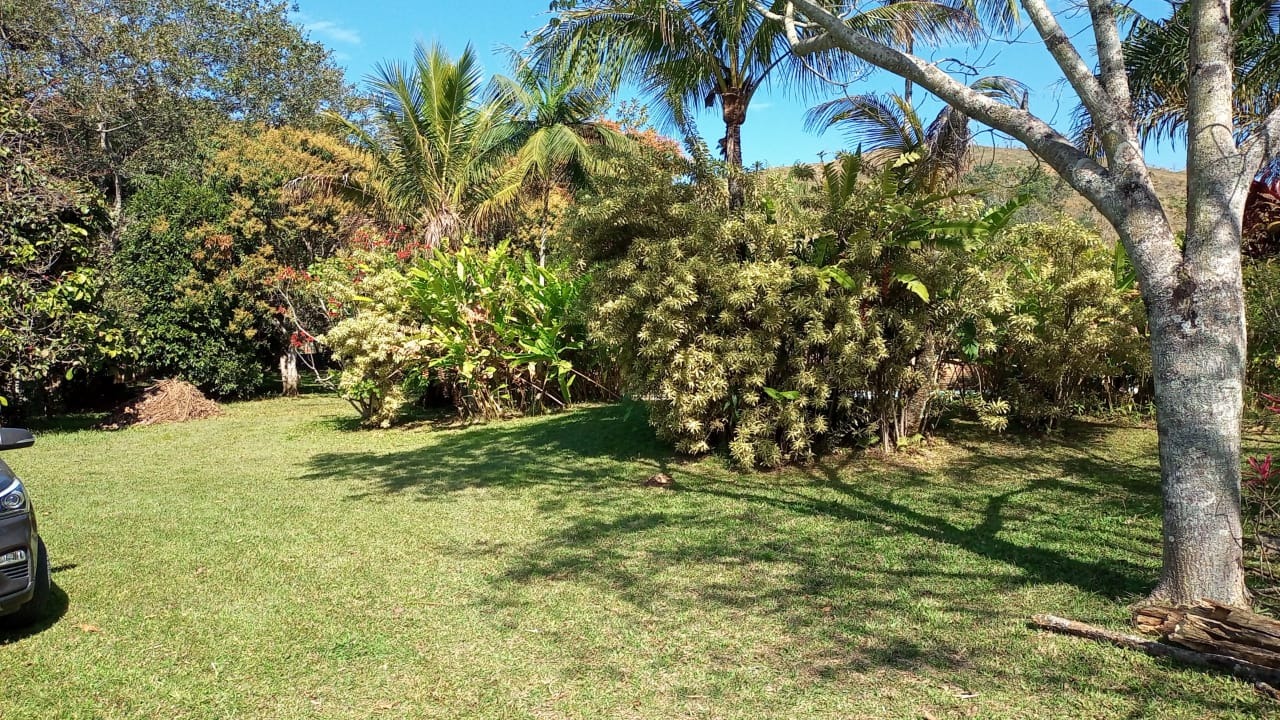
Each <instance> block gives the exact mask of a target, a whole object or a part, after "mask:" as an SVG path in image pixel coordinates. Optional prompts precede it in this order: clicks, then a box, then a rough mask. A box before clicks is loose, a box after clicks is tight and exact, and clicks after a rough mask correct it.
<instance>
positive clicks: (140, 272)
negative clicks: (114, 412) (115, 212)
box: [111, 176, 283, 397]
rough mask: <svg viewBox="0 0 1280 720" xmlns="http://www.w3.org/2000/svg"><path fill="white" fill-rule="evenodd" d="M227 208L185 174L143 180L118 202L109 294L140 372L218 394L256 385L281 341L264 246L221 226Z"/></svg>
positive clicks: (226, 203)
mask: <svg viewBox="0 0 1280 720" xmlns="http://www.w3.org/2000/svg"><path fill="white" fill-rule="evenodd" d="M230 209H231V208H230V203H229V201H228V198H227V197H226V196H225V195H224V194H222V193H220V192H219V191H217V190H216V189H214V188H212V187H209V186H207V185H205V184H203V183H200V182H198V181H196V180H193V179H191V178H186V177H182V176H173V177H170V178H165V179H162V180H158V181H156V182H154V183H152V184H150V185H147V186H145V187H144V188H142V189H141V190H140V191H139V192H138V193H137V194H136V195H134V196H133V197H132V198H131V199H130V201H129V203H128V205H127V206H126V210H125V214H126V216H127V217H128V218H129V221H128V223H127V224H126V225H125V227H124V230H123V232H122V233H121V237H120V242H119V246H118V248H117V250H116V253H115V255H114V257H113V266H114V268H113V276H114V277H113V281H114V282H113V296H112V299H111V300H112V304H113V306H114V307H116V308H117V309H118V310H119V311H120V313H121V314H122V316H123V317H125V318H127V321H128V322H127V327H128V328H129V330H130V331H131V333H132V335H133V337H135V338H136V340H137V342H138V346H139V354H140V357H139V360H140V362H141V364H142V366H143V368H145V370H146V371H148V372H149V373H150V374H153V375H159V376H169V375H172V376H178V377H182V378H184V379H186V380H188V381H190V382H192V383H194V384H195V385H198V386H199V387H200V388H201V389H203V390H205V391H206V392H210V393H212V394H215V395H219V396H224V397H226V396H244V395H249V394H252V393H254V392H257V391H258V390H259V389H260V388H261V386H262V384H263V367H264V366H266V365H268V364H270V363H272V362H273V361H274V358H275V353H276V351H277V350H278V349H279V346H280V345H281V344H282V342H283V337H282V335H281V333H280V332H279V331H278V329H277V323H276V319H275V317H276V316H275V312H274V310H273V305H272V304H271V303H270V302H269V300H270V294H269V292H268V279H269V278H270V277H271V276H272V275H273V273H274V272H275V270H276V264H275V262H274V261H273V259H272V256H271V250H270V248H266V247H262V246H259V245H257V244H256V243H254V242H252V241H249V240H246V239H245V238H243V237H239V236H237V235H236V234H235V233H233V232H230V231H228V229H227V228H226V220H227V217H228V214H229V213H230Z"/></svg>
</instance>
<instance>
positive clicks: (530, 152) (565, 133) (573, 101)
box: [494, 53, 626, 264]
mask: <svg viewBox="0 0 1280 720" xmlns="http://www.w3.org/2000/svg"><path fill="white" fill-rule="evenodd" d="M511 60H512V65H513V66H514V71H513V77H507V76H505V75H498V76H496V77H495V78H494V91H495V97H496V98H497V100H498V102H499V104H500V105H501V106H502V107H504V108H505V109H506V110H507V112H508V114H509V116H510V120H509V121H508V123H509V125H510V126H511V127H512V128H514V131H515V136H516V137H517V138H518V139H519V142H520V149H519V151H518V152H517V153H516V164H517V166H518V167H519V168H520V171H521V173H522V175H523V177H524V178H525V180H526V182H527V184H529V185H531V186H532V187H533V189H535V190H536V191H537V193H538V195H539V198H540V200H541V202H542V213H541V217H540V220H539V225H540V226H541V227H540V231H541V232H540V234H541V239H540V241H539V248H538V260H539V264H545V263H546V250H547V248H546V238H547V222H548V211H549V204H550V198H551V193H552V191H553V190H554V189H555V188H556V187H566V188H567V189H571V190H576V189H581V188H584V187H586V186H587V185H588V184H589V182H590V180H591V178H592V176H593V175H595V174H597V173H599V172H600V171H601V170H602V166H603V155H602V153H601V150H602V149H604V148H611V147H618V146H620V145H621V144H622V143H624V142H626V137H625V136H624V135H623V134H622V133H620V132H618V131H616V130H614V129H612V128H611V127H609V126H608V125H605V124H603V123H601V122H599V119H600V118H601V117H602V116H603V114H604V111H605V110H606V109H607V108H608V105H609V88H608V86H607V84H606V83H604V82H603V81H602V80H601V79H600V76H599V74H598V73H596V72H592V68H590V67H583V66H582V65H581V64H578V65H575V64H572V63H571V62H569V59H568V58H565V57H557V58H553V59H551V61H550V62H547V63H544V64H542V65H535V64H534V63H532V62H531V61H530V60H529V59H528V58H525V57H522V56H520V55H518V54H515V53H512V58H511Z"/></svg>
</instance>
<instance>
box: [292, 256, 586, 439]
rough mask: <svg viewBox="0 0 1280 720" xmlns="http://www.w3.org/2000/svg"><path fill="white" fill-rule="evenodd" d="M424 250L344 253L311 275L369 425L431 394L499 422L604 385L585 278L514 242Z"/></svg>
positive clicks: (331, 340)
mask: <svg viewBox="0 0 1280 720" xmlns="http://www.w3.org/2000/svg"><path fill="white" fill-rule="evenodd" d="M402 254H403V252H402ZM413 258H416V259H413ZM413 258H410V257H406V258H405V259H404V260H401V259H397V258H396V256H395V255H393V254H392V253H391V252H390V251H388V250H385V249H383V250H381V251H379V250H367V251H356V252H348V253H341V254H340V255H339V256H338V257H336V258H334V259H333V260H330V261H327V262H324V263H320V264H318V265H317V266H314V267H313V268H312V272H311V274H310V276H311V281H310V290H309V292H310V294H311V295H312V296H314V297H317V298H321V299H322V300H321V302H322V304H323V306H324V307H326V308H329V311H328V313H329V315H330V316H332V317H335V318H339V319H337V321H336V323H335V324H334V325H333V326H332V327H331V328H330V329H328V330H327V332H325V333H323V335H322V336H321V337H320V339H321V341H322V342H324V343H325V345H326V346H327V347H328V348H329V349H330V350H332V352H333V356H334V359H335V360H337V361H338V362H339V363H340V365H341V366H342V369H341V371H340V373H339V378H338V383H337V386H338V390H339V391H340V392H341V393H342V395H343V397H345V398H346V399H347V400H348V401H350V402H351V403H352V405H353V406H355V407H356V409H357V410H358V411H359V412H360V414H361V417H362V419H363V420H364V422H365V423H366V424H368V425H375V426H381V427H386V426H388V425H390V424H392V423H393V422H394V421H395V419H396V417H397V415H398V414H399V412H400V411H401V410H402V409H403V407H404V406H405V405H406V404H407V403H409V402H411V401H413V400H414V398H415V396H417V395H419V394H422V393H423V392H425V391H427V390H434V391H436V394H438V395H443V396H445V397H447V398H449V399H450V400H451V401H452V402H453V403H454V405H455V407H456V408H457V410H458V412H459V413H460V414H461V415H462V416H464V417H468V418H471V417H479V418H486V419H488V418H497V417H502V416H505V415H508V414H517V413H533V412H542V411H546V410H553V409H557V408H562V407H565V406H567V405H569V404H570V403H571V402H573V400H574V398H575V396H576V395H577V394H578V393H579V389H580V388H581V387H582V383H579V381H580V380H582V381H584V382H585V384H586V385H587V386H588V388H587V393H586V394H587V395H588V396H591V395H592V392H591V390H592V389H596V390H598V389H599V387H600V384H599V382H598V381H597V379H596V378H594V377H592V370H593V369H594V367H595V365H594V363H595V358H596V355H594V354H593V352H592V349H591V348H589V347H588V346H587V343H586V330H585V323H584V322H583V320H582V317H581V309H580V304H579V303H580V296H581V289H582V287H583V285H584V283H585V280H586V278H585V277H584V276H582V275H580V274H574V273H571V272H570V271H569V270H568V269H566V268H563V267H548V268H544V267H539V266H538V264H537V262H535V261H534V259H533V258H532V256H530V255H529V254H528V253H524V254H519V255H517V254H516V253H514V252H513V251H512V250H511V247H510V245H509V244H507V243H502V244H500V245H498V246H497V247H495V248H490V249H480V248H477V247H475V245H474V244H472V243H471V242H464V243H463V244H462V245H461V246H460V248H459V249H457V250H453V251H446V250H443V249H438V250H435V251H431V252H428V253H426V254H425V256H422V257H417V256H413Z"/></svg>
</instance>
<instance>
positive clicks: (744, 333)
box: [570, 156, 1012, 467]
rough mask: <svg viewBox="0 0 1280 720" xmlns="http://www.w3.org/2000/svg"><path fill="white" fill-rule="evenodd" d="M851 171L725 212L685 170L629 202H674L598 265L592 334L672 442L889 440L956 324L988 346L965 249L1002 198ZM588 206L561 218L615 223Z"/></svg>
mask: <svg viewBox="0 0 1280 720" xmlns="http://www.w3.org/2000/svg"><path fill="white" fill-rule="evenodd" d="M862 175H863V171H862V168H861V160H860V159H859V158H857V156H851V157H849V158H846V159H845V160H842V161H841V162H840V163H839V164H833V165H831V166H828V167H827V168H826V170H825V172H824V175H823V180H822V184H821V187H820V188H818V189H817V191H816V192H812V193H809V194H807V195H803V194H802V195H801V196H798V197H797V196H792V195H789V194H788V193H789V192H791V191H788V190H787V189H786V188H785V187H783V186H775V187H773V188H770V189H769V190H768V191H769V192H774V193H777V195H776V196H769V198H768V199H767V200H765V201H762V202H759V203H758V207H757V208H756V209H753V210H749V211H747V212H744V213H742V214H740V215H726V214H725V213H724V211H722V210H720V209H719V207H720V205H719V204H718V203H713V202H707V201H706V197H707V196H709V195H713V194H714V193H715V192H717V190H718V189H717V188H710V189H708V188H704V187H702V186H701V184H700V183H692V184H688V185H681V184H679V183H677V187H676V188H675V189H668V190H664V189H662V188H655V189H653V191H652V194H651V197H650V198H647V199H646V198H639V200H640V201H643V202H646V203H649V202H653V199H654V198H662V197H664V196H675V197H677V198H680V199H681V200H682V202H678V203H676V204H674V205H673V206H672V207H671V208H669V209H668V210H667V211H666V213H665V215H666V216H667V217H669V218H671V219H673V220H674V222H668V223H664V224H662V225H660V226H658V227H651V226H650V227H649V228H647V232H645V233H644V234H639V233H637V234H636V236H634V237H631V238H629V239H628V242H627V243H626V249H625V253H624V254H623V256H622V257H621V258H620V259H618V260H616V261H613V262H612V263H610V264H608V265H607V268H606V269H605V270H604V271H603V272H602V273H601V281H600V285H599V287H598V288H597V289H596V290H595V294H596V296H597V297H599V298H602V299H603V301H602V302H601V303H600V304H599V307H598V308H597V312H596V318H595V321H594V322H593V324H592V331H593V333H594V335H595V336H596V337H598V338H599V339H600V340H601V341H602V342H603V343H605V344H607V345H608V346H611V347H614V348H616V349H617V352H618V357H619V362H620V364H621V366H622V369H623V373H624V377H625V378H626V380H627V386H628V389H629V390H630V391H631V392H632V393H633V394H635V395H637V396H639V397H642V398H644V399H646V400H647V401H648V402H649V404H650V419H651V422H652V423H653V425H654V426H655V428H656V429H657V431H658V433H659V435H660V436H662V437H663V438H665V439H666V440H668V441H670V442H673V443H674V444H675V445H676V447H677V448H678V449H679V450H680V451H681V452H685V453H691V454H698V453H705V452H708V451H710V450H711V449H712V448H713V447H715V446H716V445H719V444H726V445H727V446H728V449H729V452H730V454H731V456H732V457H733V459H734V461H735V462H737V463H739V464H742V465H761V466H769V467H772V466H777V465H780V464H782V463H785V462H790V461H796V460H803V459H806V458H809V457H811V456H812V455H813V454H814V453H815V452H816V451H817V450H818V449H820V446H821V445H822V444H823V443H825V442H829V441H831V440H835V439H842V438H849V437H854V438H857V439H860V440H861V439H864V438H866V439H870V440H878V441H880V442H882V443H883V445H884V447H885V448H886V449H890V450H891V449H893V448H894V447H896V446H897V445H899V444H903V443H907V442H910V441H911V440H912V439H913V438H914V437H916V436H918V434H919V433H920V432H921V430H922V429H923V427H924V425H925V422H926V420H927V418H928V416H929V414H930V403H931V400H932V398H933V395H934V391H935V390H936V386H937V373H938V366H939V363H940V360H941V359H942V358H943V357H944V356H945V355H946V354H947V353H948V352H949V351H951V350H952V349H954V348H955V347H956V346H957V345H958V343H959V342H960V338H961V337H962V336H963V335H964V334H963V333H961V331H960V330H961V328H962V327H968V328H969V329H970V332H969V333H968V336H967V337H968V339H969V341H970V342H973V343H976V344H978V345H983V344H984V343H989V340H990V337H991V335H992V331H993V328H992V327H991V325H990V323H989V322H988V321H987V320H986V318H987V316H988V315H989V314H990V313H989V308H988V304H989V303H991V302H994V301H995V300H994V298H989V297H988V296H987V290H986V284H985V283H984V282H983V278H982V270H981V268H980V267H978V266H976V265H975V264H974V263H972V262H971V261H970V255H971V253H972V251H973V250H975V249H976V248H977V247H979V246H981V244H982V242H983V240H984V239H985V238H986V237H988V236H989V235H990V234H991V233H992V232H994V231H995V230H996V229H997V226H999V225H1001V224H1002V223H1003V222H1004V221H1006V220H1007V217H1008V215H1009V214H1011V212H1012V208H1004V209H1000V210H999V211H997V212H993V213H987V214H982V213H979V212H978V211H977V209H976V208H974V207H971V206H963V205H957V204H955V203H953V202H950V201H948V200H947V199H946V198H938V197H912V196H902V195H900V194H899V188H900V180H901V178H900V177H899V176H898V174H897V171H895V170H892V169H890V170H886V171H884V172H883V173H879V174H874V175H873V176H872V177H871V178H870V180H871V181H870V182H866V181H863V180H861V179H860V178H861V176H862ZM784 185H785V183H784ZM592 212H593V215H592V216H590V217H589V218H585V219H584V218H578V219H576V220H573V221H571V223H570V227H580V226H581V225H582V224H583V223H584V222H585V221H590V222H592V223H595V224H598V225H599V226H601V227H604V228H608V227H617V226H618V225H619V223H618V221H617V220H616V219H615V218H610V217H608V216H607V215H606V216H601V214H600V210H599V208H596V209H594V210H593V211H592ZM632 212H634V211H633V210H632V209H631V208H630V207H626V206H619V207H618V209H617V211H616V215H617V216H618V217H626V216H627V215H629V214H630V213H632ZM600 235H601V236H603V237H606V238H607V237H608V236H607V235H606V234H603V233H602V234H600Z"/></svg>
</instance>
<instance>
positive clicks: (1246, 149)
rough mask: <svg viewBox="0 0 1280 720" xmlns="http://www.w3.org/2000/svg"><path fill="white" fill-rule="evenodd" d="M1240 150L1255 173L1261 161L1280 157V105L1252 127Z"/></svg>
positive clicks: (1264, 161) (1261, 163)
mask: <svg viewBox="0 0 1280 720" xmlns="http://www.w3.org/2000/svg"><path fill="white" fill-rule="evenodd" d="M1240 152H1242V153H1243V154H1244V157H1245V163H1246V164H1247V166H1248V167H1250V168H1253V169H1254V173H1255V174H1256V173H1257V171H1258V169H1259V168H1261V167H1262V165H1263V163H1266V162H1269V161H1271V160H1274V159H1276V158H1280V106H1276V107H1275V108H1273V109H1272V110H1271V114H1269V115H1267V117H1266V119H1265V120H1263V121H1262V124H1260V125H1258V127H1257V128H1255V129H1254V131H1253V132H1252V133H1251V134H1250V135H1249V139H1248V140H1245V141H1244V144H1243V145H1241V146H1240Z"/></svg>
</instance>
